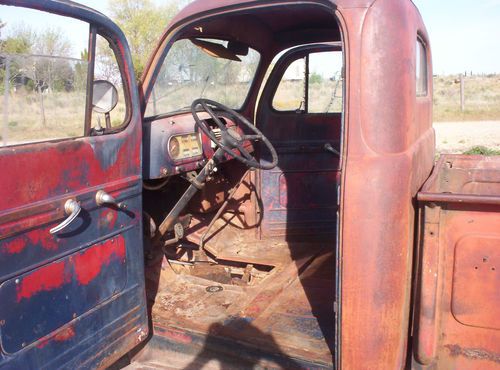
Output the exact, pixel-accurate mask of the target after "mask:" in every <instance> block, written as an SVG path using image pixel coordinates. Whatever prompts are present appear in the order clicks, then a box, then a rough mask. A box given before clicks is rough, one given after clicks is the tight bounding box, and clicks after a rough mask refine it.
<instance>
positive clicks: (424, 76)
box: [415, 34, 429, 98]
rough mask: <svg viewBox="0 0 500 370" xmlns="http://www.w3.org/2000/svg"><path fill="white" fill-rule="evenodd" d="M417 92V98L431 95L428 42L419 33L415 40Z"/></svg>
mask: <svg viewBox="0 0 500 370" xmlns="http://www.w3.org/2000/svg"><path fill="white" fill-rule="evenodd" d="M419 72H420V74H419ZM415 94H416V96H417V98H420V97H426V96H428V95H429V61H428V51H427V43H426V42H425V41H424V39H423V38H422V37H421V36H420V35H418V34H417V39H416V42H415Z"/></svg>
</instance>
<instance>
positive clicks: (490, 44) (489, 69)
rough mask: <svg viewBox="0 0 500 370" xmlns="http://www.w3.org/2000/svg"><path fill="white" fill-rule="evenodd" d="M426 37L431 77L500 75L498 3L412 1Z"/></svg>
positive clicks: (496, 0) (490, 0) (487, 0)
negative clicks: (417, 10) (419, 16)
mask: <svg viewBox="0 0 500 370" xmlns="http://www.w3.org/2000/svg"><path fill="white" fill-rule="evenodd" d="M413 2H414V3H415V5H416V6H417V7H418V9H419V10H420V14H421V15H422V18H423V19H424V23H425V25H426V28H427V32H428V33H429V38H430V43H431V49H432V60H433V66H434V74H456V73H463V72H465V71H468V72H473V73H495V72H496V73H500V0H472V1H471V0H413Z"/></svg>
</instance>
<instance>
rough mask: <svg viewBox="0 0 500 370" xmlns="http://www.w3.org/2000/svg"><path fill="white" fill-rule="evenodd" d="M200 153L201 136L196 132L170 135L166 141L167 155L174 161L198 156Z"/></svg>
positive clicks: (201, 151) (201, 150)
mask: <svg viewBox="0 0 500 370" xmlns="http://www.w3.org/2000/svg"><path fill="white" fill-rule="evenodd" d="M202 153H203V149H202V146H201V137H200V134H198V133H195V132H192V133H189V134H182V135H175V136H171V137H170V139H169V141H168V155H169V157H170V158H171V159H172V160H174V161H179V160H183V159H187V158H192V157H198V156H200V155H202Z"/></svg>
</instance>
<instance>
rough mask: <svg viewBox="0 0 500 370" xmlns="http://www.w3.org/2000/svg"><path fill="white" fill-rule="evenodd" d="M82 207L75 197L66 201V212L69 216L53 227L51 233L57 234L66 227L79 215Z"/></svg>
mask: <svg viewBox="0 0 500 370" xmlns="http://www.w3.org/2000/svg"><path fill="white" fill-rule="evenodd" d="M81 210H82V207H80V204H78V202H77V201H76V200H74V199H68V200H67V201H66V203H64V212H65V213H66V214H67V215H68V218H67V219H65V220H64V221H63V222H61V223H60V224H59V225H57V226H55V227H53V228H52V229H50V230H49V232H50V233H51V234H56V233H58V232H59V231H61V230H62V229H64V228H66V227H67V226H68V225H69V224H70V223H72V222H73V220H74V219H75V218H76V217H77V216H78V214H79V213H80V211H81Z"/></svg>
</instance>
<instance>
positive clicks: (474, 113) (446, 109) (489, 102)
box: [433, 75, 500, 122]
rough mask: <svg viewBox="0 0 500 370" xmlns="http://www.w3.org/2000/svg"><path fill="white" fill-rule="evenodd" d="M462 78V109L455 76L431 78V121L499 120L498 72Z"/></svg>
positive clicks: (458, 82)
mask: <svg viewBox="0 0 500 370" xmlns="http://www.w3.org/2000/svg"><path fill="white" fill-rule="evenodd" d="M464 81H465V110H464V111H463V112H462V111H461V108H460V78H459V76H437V77H434V117H433V118H434V122H446V121H486V120H490V121H495V120H500V75H489V76H469V77H465V78H464Z"/></svg>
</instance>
